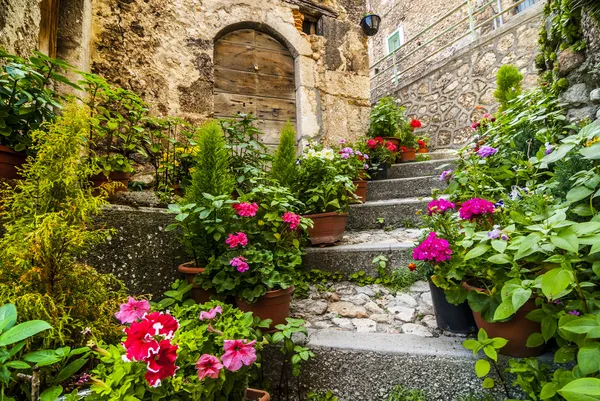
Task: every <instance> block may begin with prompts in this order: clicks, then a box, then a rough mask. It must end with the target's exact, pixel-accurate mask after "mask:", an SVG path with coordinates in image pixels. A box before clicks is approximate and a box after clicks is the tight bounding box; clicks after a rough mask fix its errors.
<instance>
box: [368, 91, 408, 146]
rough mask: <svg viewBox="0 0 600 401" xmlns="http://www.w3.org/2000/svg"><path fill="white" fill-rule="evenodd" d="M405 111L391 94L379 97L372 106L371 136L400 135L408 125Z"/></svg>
mask: <svg viewBox="0 0 600 401" xmlns="http://www.w3.org/2000/svg"><path fill="white" fill-rule="evenodd" d="M404 111H405V109H404V107H400V106H398V105H397V104H396V100H395V99H394V98H393V97H391V96H386V97H383V98H381V99H379V101H377V103H376V104H375V106H373V107H372V108H371V116H370V125H369V136H370V137H371V138H375V137H377V136H381V137H386V136H387V137H400V133H401V131H403V130H404V128H405V126H406V125H407V124H406V121H405V120H404Z"/></svg>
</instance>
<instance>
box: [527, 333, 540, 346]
mask: <svg viewBox="0 0 600 401" xmlns="http://www.w3.org/2000/svg"><path fill="white" fill-rule="evenodd" d="M542 344H544V336H543V335H542V333H533V334H532V335H530V336H529V338H528V339H527V344H526V346H527V347H528V348H536V347H539V346H540V345H542Z"/></svg>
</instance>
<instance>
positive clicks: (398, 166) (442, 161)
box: [392, 157, 460, 168]
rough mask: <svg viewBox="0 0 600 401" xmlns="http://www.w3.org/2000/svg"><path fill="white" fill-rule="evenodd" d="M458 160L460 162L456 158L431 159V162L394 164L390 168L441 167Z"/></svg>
mask: <svg viewBox="0 0 600 401" xmlns="http://www.w3.org/2000/svg"><path fill="white" fill-rule="evenodd" d="M458 160H460V159H459V158H458V157H451V158H448V159H432V160H426V161H422V162H411V163H394V164H392V168H400V167H406V166H429V165H435V164H440V165H443V164H444V162H446V163H454V162H457V161H458Z"/></svg>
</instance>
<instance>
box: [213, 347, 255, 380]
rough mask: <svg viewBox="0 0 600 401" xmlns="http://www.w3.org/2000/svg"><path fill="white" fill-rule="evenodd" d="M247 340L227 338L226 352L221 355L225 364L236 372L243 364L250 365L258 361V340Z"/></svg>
mask: <svg viewBox="0 0 600 401" xmlns="http://www.w3.org/2000/svg"><path fill="white" fill-rule="evenodd" d="M246 341H247V340H225V342H224V344H223V348H224V349H225V353H224V354H223V356H222V357H221V360H222V361H223V366H225V367H226V368H227V369H228V370H231V371H232V372H235V371H236V370H240V369H241V368H242V366H244V365H245V366H250V365H252V364H253V363H254V362H255V361H256V350H255V349H254V344H255V343H256V340H253V341H250V342H249V343H246Z"/></svg>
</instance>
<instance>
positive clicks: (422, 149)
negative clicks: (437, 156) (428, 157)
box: [417, 146, 429, 153]
mask: <svg viewBox="0 0 600 401" xmlns="http://www.w3.org/2000/svg"><path fill="white" fill-rule="evenodd" d="M417 153H429V148H428V147H427V146H426V147H424V148H419V149H418V150H417Z"/></svg>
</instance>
